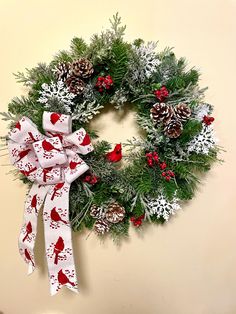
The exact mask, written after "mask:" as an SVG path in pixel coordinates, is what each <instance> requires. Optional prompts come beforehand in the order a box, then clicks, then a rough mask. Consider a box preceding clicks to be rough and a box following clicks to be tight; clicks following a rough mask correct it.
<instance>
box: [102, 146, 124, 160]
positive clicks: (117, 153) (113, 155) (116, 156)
mask: <svg viewBox="0 0 236 314" xmlns="http://www.w3.org/2000/svg"><path fill="white" fill-rule="evenodd" d="M106 158H107V160H108V161H111V162H118V161H120V160H121V159H122V147H121V144H116V146H115V148H114V150H113V151H112V152H109V153H107V154H106Z"/></svg>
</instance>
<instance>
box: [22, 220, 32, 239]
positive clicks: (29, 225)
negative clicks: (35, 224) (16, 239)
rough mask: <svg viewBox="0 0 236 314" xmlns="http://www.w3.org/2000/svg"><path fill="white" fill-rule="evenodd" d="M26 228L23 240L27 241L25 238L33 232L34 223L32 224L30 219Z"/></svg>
mask: <svg viewBox="0 0 236 314" xmlns="http://www.w3.org/2000/svg"><path fill="white" fill-rule="evenodd" d="M25 229H26V235H25V236H24V238H23V240H22V242H25V240H26V239H27V238H28V236H29V234H30V233H32V225H31V222H30V221H29V222H28V223H27V225H26V227H25Z"/></svg>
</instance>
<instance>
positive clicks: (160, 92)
mask: <svg viewBox="0 0 236 314" xmlns="http://www.w3.org/2000/svg"><path fill="white" fill-rule="evenodd" d="M153 93H154V95H155V96H156V98H157V99H158V100H159V101H160V102H162V101H164V100H165V99H166V98H167V97H168V96H169V91H168V89H167V88H166V87H165V86H162V87H161V88H160V89H156V90H154V92H153Z"/></svg>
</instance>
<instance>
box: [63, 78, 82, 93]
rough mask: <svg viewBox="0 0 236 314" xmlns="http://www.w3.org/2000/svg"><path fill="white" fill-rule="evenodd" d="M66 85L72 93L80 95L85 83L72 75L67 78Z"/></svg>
mask: <svg viewBox="0 0 236 314" xmlns="http://www.w3.org/2000/svg"><path fill="white" fill-rule="evenodd" d="M66 85H67V87H68V88H69V91H70V92H71V93H73V94H76V95H80V94H82V93H83V91H84V87H85V83H84V81H82V80H81V79H80V78H78V77H76V76H74V75H72V76H70V77H68V78H67V80H66Z"/></svg>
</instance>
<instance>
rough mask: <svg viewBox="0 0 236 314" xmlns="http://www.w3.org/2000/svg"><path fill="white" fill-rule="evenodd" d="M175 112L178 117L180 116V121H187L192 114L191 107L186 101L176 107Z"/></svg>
mask: <svg viewBox="0 0 236 314" xmlns="http://www.w3.org/2000/svg"><path fill="white" fill-rule="evenodd" d="M174 112H175V116H176V118H178V119H179V120H180V121H187V120H188V119H189V118H190V116H191V109H190V108H189V106H188V105H186V104H184V103H180V104H178V105H177V106H175V107H174Z"/></svg>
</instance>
